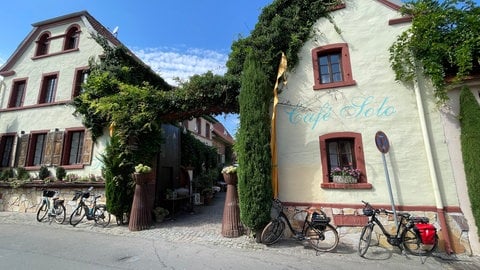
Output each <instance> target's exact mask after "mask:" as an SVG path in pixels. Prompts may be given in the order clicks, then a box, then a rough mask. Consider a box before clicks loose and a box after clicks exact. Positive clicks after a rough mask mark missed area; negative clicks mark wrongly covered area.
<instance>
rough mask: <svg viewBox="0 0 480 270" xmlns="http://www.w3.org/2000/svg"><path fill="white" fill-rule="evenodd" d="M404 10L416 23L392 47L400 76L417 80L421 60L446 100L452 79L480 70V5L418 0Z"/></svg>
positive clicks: (393, 63) (462, 0)
mask: <svg viewBox="0 0 480 270" xmlns="http://www.w3.org/2000/svg"><path fill="white" fill-rule="evenodd" d="M401 12H402V14H403V15H406V16H411V17H412V26H411V28H409V29H408V30H407V31H405V32H404V33H402V34H401V35H400V36H399V37H398V39H397V40H396V41H395V43H394V44H393V45H392V46H391V47H390V61H391V66H392V68H393V70H394V71H395V74H396V79H397V80H399V81H406V82H408V81H412V80H414V79H415V70H416V68H415V67H416V61H418V63H419V64H420V66H421V67H423V72H424V74H425V75H426V76H428V77H429V78H430V79H431V81H432V83H433V85H434V88H435V96H436V97H437V98H438V99H439V101H440V102H443V101H445V100H446V99H447V92H446V85H447V82H448V81H449V80H450V81H451V82H458V81H461V80H464V79H465V78H467V77H468V76H470V75H472V74H473V73H477V74H478V73H479V72H480V71H479V69H480V64H479V60H480V8H478V7H476V6H475V3H474V2H473V1H471V0H445V1H436V0H418V1H409V2H408V3H406V4H405V5H404V6H403V7H402V9H401Z"/></svg>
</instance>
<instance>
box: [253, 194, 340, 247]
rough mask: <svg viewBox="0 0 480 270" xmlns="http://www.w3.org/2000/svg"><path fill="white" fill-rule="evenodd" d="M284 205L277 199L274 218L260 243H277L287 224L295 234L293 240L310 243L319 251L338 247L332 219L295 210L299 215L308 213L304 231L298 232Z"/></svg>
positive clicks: (323, 214)
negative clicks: (285, 211) (284, 210)
mask: <svg viewBox="0 0 480 270" xmlns="http://www.w3.org/2000/svg"><path fill="white" fill-rule="evenodd" d="M283 209H284V208H283V204H282V202H281V201H280V200H278V199H275V200H274V201H273V206H272V216H274V218H273V219H272V220H271V221H270V222H269V223H268V224H267V225H266V226H265V228H264V229H263V231H262V234H261V237H260V241H261V243H264V244H265V245H267V246H269V245H272V244H274V243H276V242H277V241H278V240H280V238H281V237H282V235H283V234H284V231H285V224H286V225H287V227H288V228H289V230H290V232H291V233H292V234H293V238H294V239H296V240H298V241H304V240H306V241H308V243H309V244H310V246H312V247H313V248H314V249H315V250H317V251H323V252H327V251H331V250H333V249H335V248H336V247H337V245H338V240H339V238H338V232H337V230H336V229H335V227H333V226H332V225H331V224H330V218H329V217H327V215H326V214H325V213H324V212H323V211H321V210H320V211H319V212H320V213H318V212H313V213H312V214H310V212H309V211H307V210H298V209H295V211H296V213H295V214H294V217H295V216H296V215H297V214H302V213H306V215H305V219H304V222H303V226H302V229H301V230H300V231H297V230H295V229H294V228H293V226H292V224H291V223H290V221H289V219H288V217H287V215H286V214H285V213H284V212H283Z"/></svg>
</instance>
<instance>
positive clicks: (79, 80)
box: [73, 69, 88, 97]
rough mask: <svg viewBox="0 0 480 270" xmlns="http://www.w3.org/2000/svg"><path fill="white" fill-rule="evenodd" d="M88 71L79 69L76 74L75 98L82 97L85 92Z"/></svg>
mask: <svg viewBox="0 0 480 270" xmlns="http://www.w3.org/2000/svg"><path fill="white" fill-rule="evenodd" d="M87 78H88V70H87V69H77V70H76V72H75V78H74V80H75V84H74V86H73V97H76V96H78V95H80V94H81V93H82V92H83V88H82V84H84V83H85V82H86V81H87Z"/></svg>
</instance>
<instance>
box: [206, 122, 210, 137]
mask: <svg viewBox="0 0 480 270" xmlns="http://www.w3.org/2000/svg"><path fill="white" fill-rule="evenodd" d="M205 137H206V138H207V139H210V138H211V129H210V124H209V123H207V124H206V127H205Z"/></svg>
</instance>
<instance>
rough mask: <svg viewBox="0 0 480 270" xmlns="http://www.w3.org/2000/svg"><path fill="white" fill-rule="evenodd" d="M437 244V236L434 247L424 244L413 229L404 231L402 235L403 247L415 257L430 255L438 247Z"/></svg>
mask: <svg viewBox="0 0 480 270" xmlns="http://www.w3.org/2000/svg"><path fill="white" fill-rule="evenodd" d="M437 244H438V237H437V235H435V243H433V244H432V245H425V244H423V243H422V240H421V239H420V237H419V236H418V234H416V233H415V231H414V230H413V228H410V229H408V230H404V231H403V233H402V245H403V247H404V249H405V250H406V251H407V252H408V253H410V254H412V255H415V256H426V255H430V254H431V253H432V252H433V251H434V250H435V248H436V247H437Z"/></svg>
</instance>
